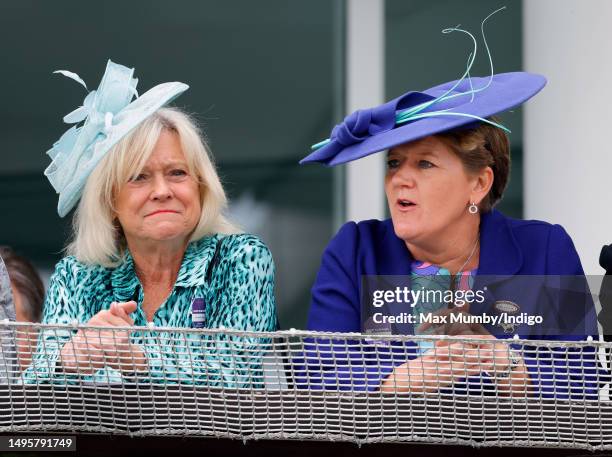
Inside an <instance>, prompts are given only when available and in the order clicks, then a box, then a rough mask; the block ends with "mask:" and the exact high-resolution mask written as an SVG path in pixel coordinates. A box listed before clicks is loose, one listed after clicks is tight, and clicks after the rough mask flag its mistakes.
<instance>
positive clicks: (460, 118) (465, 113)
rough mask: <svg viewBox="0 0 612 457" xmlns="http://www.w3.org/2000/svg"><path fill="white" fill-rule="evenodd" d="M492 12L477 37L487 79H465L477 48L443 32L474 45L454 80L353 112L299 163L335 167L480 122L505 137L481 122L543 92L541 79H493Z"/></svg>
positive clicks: (529, 75) (498, 76) (508, 75)
mask: <svg viewBox="0 0 612 457" xmlns="http://www.w3.org/2000/svg"><path fill="white" fill-rule="evenodd" d="M498 11H499V10H498ZM496 12H497V11H495V12H494V13H492V14H490V15H489V16H488V17H487V18H485V20H484V21H483V22H482V26H483V33H482V36H483V40H484V44H485V47H486V50H487V53H488V55H489V62H490V63H491V75H490V76H487V77H471V76H470V73H469V72H470V68H471V67H472V65H473V63H474V60H475V57H476V48H477V43H476V39H475V38H474V36H473V35H472V34H471V33H469V32H467V31H465V30H463V29H460V28H458V27H454V28H450V29H445V30H443V33H450V32H462V33H466V34H468V35H469V36H470V37H471V38H472V40H473V42H474V51H473V52H472V53H471V54H470V56H469V58H468V65H467V69H466V71H465V73H464V74H463V76H462V77H461V78H460V79H458V80H456V81H451V82H448V83H444V84H440V85H438V86H435V87H432V88H430V89H427V90H424V91H422V92H416V91H414V92H407V93H405V94H404V95H402V96H400V97H398V98H396V99H394V100H391V101H389V102H387V103H384V104H382V105H380V106H377V107H374V108H368V109H361V110H357V111H355V112H354V113H352V114H350V115H348V116H347V117H346V118H345V119H344V121H343V122H342V123H340V124H338V125H336V126H335V127H334V129H333V130H332V132H331V135H330V137H329V138H328V139H327V140H324V141H322V142H320V143H317V144H315V145H314V146H312V149H313V152H312V153H310V154H309V155H308V156H307V157H305V158H304V159H302V160H301V161H300V163H307V162H320V163H323V164H325V165H328V166H333V165H339V164H342V163H346V162H350V161H353V160H357V159H360V158H362V157H365V156H368V155H370V154H374V153H376V152H380V151H383V150H385V149H389V148H392V147H394V146H398V145H400V144H404V143H408V142H411V141H415V140H418V139H421V138H424V137H427V136H430V135H435V134H438V133H442V132H446V131H449V130H453V129H456V128H460V127H465V126H467V125H469V124H473V123H474V122H486V123H489V124H492V125H494V126H496V127H499V128H501V129H503V130H505V131H507V132H509V130H508V129H507V128H505V127H504V126H502V125H500V124H498V123H496V122H494V121H492V120H490V119H487V118H488V117H490V116H493V115H495V114H498V113H501V112H503V111H506V110H508V109H511V108H514V107H516V106H518V105H520V104H521V103H523V102H525V101H527V100H528V99H530V98H531V97H533V96H534V95H535V94H537V93H538V92H539V91H540V90H541V89H542V88H543V87H544V85H545V84H546V78H544V76H541V75H537V74H532V73H526V72H514V73H501V74H493V64H492V59H491V55H490V53H489V48H488V45H487V42H486V38H485V36H484V23H485V22H486V20H487V19H488V18H489V17H491V16H492V15H493V14H495V13H496Z"/></svg>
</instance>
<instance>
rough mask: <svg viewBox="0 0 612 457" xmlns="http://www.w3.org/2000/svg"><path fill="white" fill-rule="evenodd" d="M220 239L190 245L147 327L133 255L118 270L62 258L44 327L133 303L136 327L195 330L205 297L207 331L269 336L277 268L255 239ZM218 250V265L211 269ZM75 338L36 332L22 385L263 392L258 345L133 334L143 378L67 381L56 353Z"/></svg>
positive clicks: (117, 375) (107, 373) (112, 375)
mask: <svg viewBox="0 0 612 457" xmlns="http://www.w3.org/2000/svg"><path fill="white" fill-rule="evenodd" d="M221 239H222V238H221V237H220V236H219V235H214V236H211V237H206V238H203V239H201V240H198V241H194V242H192V243H190V244H189V245H188V247H187V250H186V252H185V255H184V257H183V261H182V263H181V267H180V270H179V273H178V276H177V279H176V283H175V285H174V289H173V290H172V292H171V293H170V295H169V297H168V298H167V300H166V301H165V302H164V303H163V304H162V305H161V306H160V308H159V309H158V310H157V311H156V312H155V315H154V316H153V322H152V323H147V321H146V318H145V314H144V312H143V310H142V302H143V290H142V287H141V285H140V282H139V280H138V277H137V276H136V273H135V270H134V262H133V260H132V257H131V255H129V253H128V254H126V256H125V260H124V262H123V263H122V264H121V265H120V266H119V267H117V268H114V269H113V268H105V267H101V266H91V265H85V264H82V263H80V262H79V261H77V260H76V258H75V257H72V256H69V257H65V258H64V259H62V260H61V261H60V262H59V263H58V264H57V266H56V269H55V273H54V274H53V276H52V277H51V280H50V284H49V288H48V291H47V296H46V300H45V304H44V310H43V323H48V324H73V323H74V322H78V323H86V322H87V321H89V319H91V318H92V317H93V316H94V315H95V314H96V313H98V312H99V311H101V310H104V309H108V308H109V307H110V304H111V302H113V301H115V302H125V301H130V300H134V301H136V302H137V303H138V308H137V309H136V311H135V312H134V313H132V315H131V317H132V318H133V319H134V325H135V326H147V325H148V326H149V327H150V326H154V327H177V328H190V327H192V316H191V304H192V302H193V300H194V299H195V298H203V299H204V302H205V304H206V307H205V321H204V326H205V327H206V328H223V327H225V328H228V329H238V330H247V331H248V330H250V331H272V330H276V329H277V328H278V322H277V318H276V308H275V303H274V264H273V261H272V255H271V254H270V251H269V250H268V248H267V247H266V246H265V245H264V244H263V243H262V242H261V241H260V240H259V239H257V238H256V237H254V236H252V235H229V236H226V237H225V238H223V241H222V242H220V240H221ZM218 244H219V249H218V252H217V254H216V255H217V260H216V262H215V266H214V268H212V270H211V271H210V273H209V275H210V277H209V278H207V277H206V276H207V270H208V266H209V264H210V263H211V260H212V258H213V256H214V255H215V250H216V249H217V245H218ZM73 334H74V332H71V331H68V330H61V329H60V330H58V329H47V330H45V331H43V332H41V334H40V336H39V341H38V349H37V351H36V355H35V356H34V359H33V363H32V365H30V367H28V368H27V369H26V371H25V372H24V374H23V375H22V379H23V381H24V382H26V383H39V382H54V383H61V384H64V383H67V382H68V383H78V382H84V381H85V382H102V383H109V382H110V383H116V382H128V380H127V379H126V376H130V380H133V376H136V377H137V380H138V382H151V383H174V382H181V383H193V384H204V383H205V384H208V385H216V386H223V387H234V388H235V387H244V386H254V385H260V384H261V382H262V379H263V374H262V372H261V362H262V358H263V353H264V352H265V346H266V344H269V341H263V340H264V339H262V338H249V337H237V336H228V335H215V336H214V337H211V336H210V335H202V334H199V333H195V332H194V333H172V332H154V331H146V332H144V331H143V332H133V334H132V335H131V340H132V343H134V344H138V345H139V346H140V347H141V348H142V349H143V351H144V353H145V355H146V356H147V361H148V372H146V373H144V374H142V373H140V372H139V374H133V373H132V374H125V373H121V372H119V371H118V370H115V369H113V368H110V367H106V368H103V369H99V370H98V371H97V372H96V373H95V374H93V375H79V374H67V373H64V372H62V371H61V369H56V365H57V362H58V357H59V353H60V351H61V349H62V347H63V345H64V344H65V343H66V342H67V341H68V340H69V339H70V338H71V336H72V335H73Z"/></svg>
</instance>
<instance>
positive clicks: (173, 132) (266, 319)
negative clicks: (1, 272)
mask: <svg viewBox="0 0 612 457" xmlns="http://www.w3.org/2000/svg"><path fill="white" fill-rule="evenodd" d="M132 72H133V70H130V69H127V68H126V67H123V66H121V65H117V64H114V63H112V62H110V61H109V63H108V66H107V69H106V73H105V75H104V77H103V79H102V82H101V84H100V88H98V90H97V91H94V92H91V93H90V94H89V95H88V97H87V98H86V99H85V102H84V104H83V107H82V108H81V109H85V111H86V112H85V113H84V114H85V115H86V118H85V123H84V124H83V126H82V127H81V128H80V129H74V128H73V129H71V130H69V131H68V132H67V133H66V134H64V136H63V137H62V139H61V140H60V141H59V142H58V143H57V144H56V145H55V146H54V148H53V149H52V150H51V151H50V153H49V155H50V156H51V157H52V158H53V163H52V164H51V166H50V167H49V168H48V169H47V171H46V174H47V176H48V177H49V179H50V181H51V183H52V184H53V185H54V187H55V188H56V190H57V191H58V193H59V194H60V202H59V207H58V212H59V213H60V215H65V214H66V213H67V212H68V211H69V210H70V208H71V205H73V204H74V203H76V202H77V201H78V200H79V197H80V202H79V204H78V208H77V211H76V212H75V215H74V236H73V241H72V242H71V243H70V245H69V246H68V254H69V255H68V256H67V257H65V258H64V259H62V260H61V261H60V262H59V263H58V265H57V267H56V270H55V273H54V275H53V276H52V278H51V281H50V285H49V290H48V292H47V297H46V301H45V305H44V316H43V322H44V323H47V324H71V323H73V322H78V323H82V324H90V325H95V326H102V327H108V328H109V332H102V333H101V334H100V333H98V332H94V331H92V330H87V331H83V330H79V331H78V332H76V333H74V332H68V331H58V330H52V329H48V330H46V331H44V332H43V333H42V336H41V338H40V341H39V350H38V352H37V355H36V357H35V361H34V363H33V365H32V366H31V367H30V368H29V369H28V370H27V372H26V379H27V380H29V381H34V382H36V381H41V380H42V381H44V380H57V379H60V380H61V381H62V382H64V381H65V380H67V379H68V380H79V379H87V380H91V379H93V380H100V381H116V380H120V379H123V377H124V376H125V375H126V374H129V375H130V376H134V375H136V376H144V377H145V378H146V379H157V380H158V381H163V382H166V381H170V382H172V381H178V382H196V383H199V382H205V383H209V384H215V385H224V386H234V387H236V386H244V385H247V384H252V383H253V382H258V375H257V373H258V370H259V365H258V359H257V357H258V356H257V354H258V353H257V350H259V349H260V348H258V347H257V346H256V343H257V342H256V341H255V340H249V339H247V338H234V339H231V341H230V339H229V338H228V337H224V336H219V337H215V341H212V340H211V339H201V338H193V337H186V336H185V335H184V334H183V335H181V334H165V335H164V334H162V335H161V338H154V337H153V336H151V335H150V334H149V333H146V332H144V333H143V332H127V331H116V330H115V331H112V329H113V327H125V326H132V325H135V326H145V325H149V326H151V325H154V326H157V327H178V328H189V327H206V328H218V327H226V328H233V329H241V330H253V331H265V330H275V329H276V328H277V320H276V311H275V303H274V295H273V290H274V266H273V262H272V257H271V254H270V252H269V250H268V249H267V247H266V246H265V245H264V244H263V243H262V242H261V241H260V240H259V239H257V238H256V237H254V236H252V235H246V234H238V233H237V230H236V229H235V228H234V227H233V226H232V225H231V223H229V222H228V221H227V220H226V219H225V218H224V216H223V210H224V207H225V206H226V197H225V193H224V191H223V188H222V186H221V183H220V181H219V178H218V176H217V174H216V172H215V168H214V165H213V163H212V161H211V159H210V154H209V152H208V151H207V148H206V146H205V144H204V142H203V140H202V137H201V134H200V132H199V131H198V129H197V127H196V126H195V124H194V122H193V121H192V120H191V119H190V117H189V116H188V115H186V114H185V113H183V112H181V111H180V110H178V109H176V108H162V106H163V105H165V104H166V103H168V102H169V101H171V100H172V99H173V98H175V97H176V96H177V95H178V94H180V93H181V92H182V91H184V90H185V89H186V88H187V86H186V85H184V84H182V83H165V84H161V85H159V86H156V87H155V88H153V89H151V90H150V91H148V92H147V93H145V94H143V95H141V96H140V97H139V98H137V99H136V100H135V101H133V102H131V103H129V100H131V98H132V96H133V94H135V92H136V91H135V87H134V86H135V81H136V80H134V79H132ZM63 73H64V74H65V75H66V76H69V77H72V78H73V79H75V80H77V81H79V82H82V81H81V80H80V78H78V76H76V75H75V74H74V73H69V72H63ZM132 89H134V90H132ZM151 93H153V94H152V95H150V94H151ZM92 94H93V96H92ZM77 112H78V110H77ZM73 115H74V112H73V113H71V114H69V115H68V116H66V118H65V120H68V121H74V120H75V116H73ZM71 116H72V117H71ZM82 116H83V113H82V114H81V115H80V117H82ZM76 119H77V120H82V119H79V116H76ZM92 125H93V127H92ZM71 132H72V133H71ZM71 137H72V138H71ZM75 156H79V157H80V160H74V157H75ZM96 162H97V163H96ZM71 164H72V165H71ZM75 164H76V165H75ZM80 184H81V185H80ZM81 189H82V191H81ZM81 194H82V196H81ZM181 338H182V339H181ZM220 340H221V341H220ZM230 346H231V348H232V351H233V353H236V354H241V355H243V356H244V358H243V359H240V358H239V359H238V360H236V359H235V358H233V359H232V357H230V356H229V354H230V353H229V347H230ZM177 347H178V349H177ZM247 355H248V358H247Z"/></svg>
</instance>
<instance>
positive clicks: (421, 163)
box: [419, 160, 435, 169]
mask: <svg viewBox="0 0 612 457" xmlns="http://www.w3.org/2000/svg"><path fill="white" fill-rule="evenodd" d="M433 167H435V165H434V164H433V163H431V162H430V161H429V160H419V168H423V169H427V168H433Z"/></svg>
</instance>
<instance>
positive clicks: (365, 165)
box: [345, 0, 386, 221]
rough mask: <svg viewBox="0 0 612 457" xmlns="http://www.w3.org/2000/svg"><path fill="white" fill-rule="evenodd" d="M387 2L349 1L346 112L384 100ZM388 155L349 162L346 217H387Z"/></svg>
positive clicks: (382, 0) (352, 218) (372, 0)
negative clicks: (386, 167)
mask: <svg viewBox="0 0 612 457" xmlns="http://www.w3.org/2000/svg"><path fill="white" fill-rule="evenodd" d="M384 30H385V2H384V0H348V1H347V40H346V48H347V51H346V52H347V61H346V88H347V89H346V91H347V92H346V111H347V114H349V113H352V112H353V111H355V110H357V109H360V108H370V107H373V106H376V105H379V104H381V103H383V101H384V94H385V65H384V64H385V62H384V52H385V40H384V37H385V34H384ZM384 163H385V162H384V155H383V154H373V155H371V156H368V157H366V158H363V159H360V160H357V161H354V162H350V163H349V164H348V165H346V167H347V170H346V205H347V206H346V213H345V214H346V219H347V220H354V221H360V220H363V219H383V218H384V217H385V207H386V201H385V198H384V172H385V169H384Z"/></svg>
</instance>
